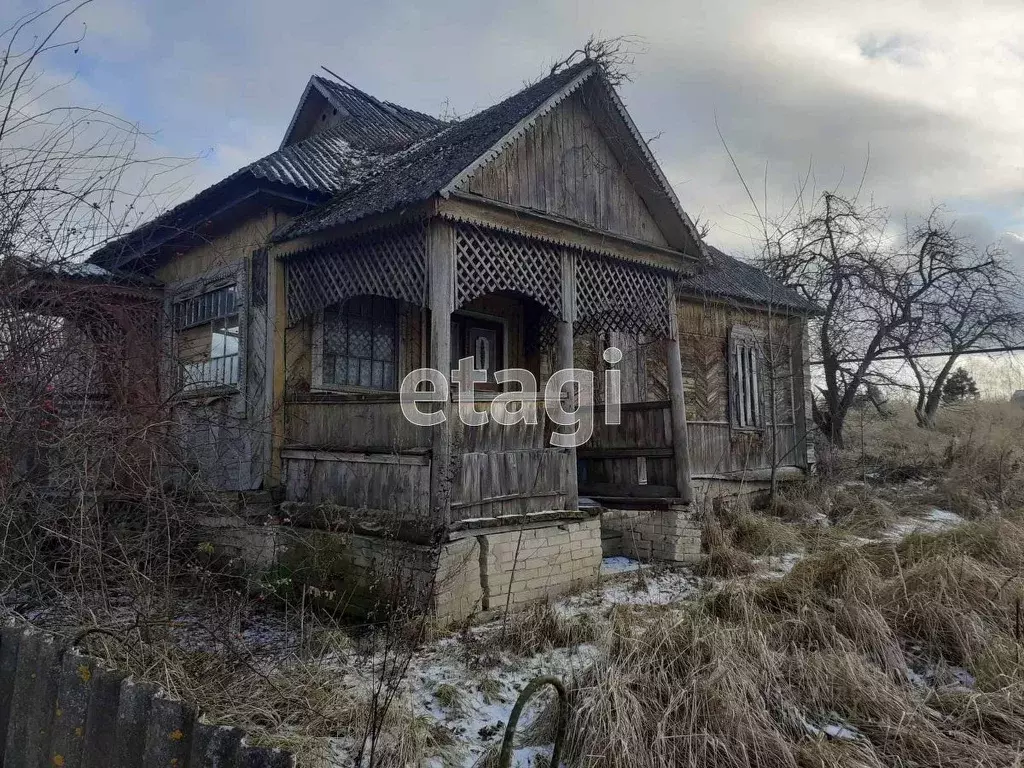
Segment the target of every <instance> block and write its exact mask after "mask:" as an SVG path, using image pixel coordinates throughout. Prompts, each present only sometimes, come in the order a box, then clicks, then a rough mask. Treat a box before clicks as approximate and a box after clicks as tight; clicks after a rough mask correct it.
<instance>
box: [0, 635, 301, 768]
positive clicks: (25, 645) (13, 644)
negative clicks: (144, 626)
mask: <svg viewBox="0 0 1024 768" xmlns="http://www.w3.org/2000/svg"><path fill="white" fill-rule="evenodd" d="M0 766H2V768H293V766H294V758H293V757H292V756H291V755H290V754H289V753H287V752H283V751H281V750H277V749H268V748H265V747H248V746H244V744H243V733H242V731H240V730H239V729H237V728H231V727H225V726H216V725H209V724H206V723H199V722H197V717H196V711H195V708H194V707H192V706H190V705H188V704H184V703H182V702H180V701H176V700H174V699H172V698H169V697H168V696H166V695H164V694H162V693H161V691H160V688H159V687H158V686H156V685H153V684H151V683H137V682H134V681H132V680H130V679H126V678H125V676H124V674H122V673H119V672H115V671H113V670H111V669H109V668H107V667H106V666H105V665H104V663H103V662H102V661H100V660H99V659H96V658H93V657H91V656H86V655H83V654H81V653H79V652H78V651H76V650H74V649H70V650H67V651H65V650H64V646H63V645H62V644H61V643H58V642H57V641H56V640H55V639H54V638H52V637H49V636H47V635H44V634H42V633H40V632H36V631H32V630H29V631H25V630H22V629H16V628H0Z"/></svg>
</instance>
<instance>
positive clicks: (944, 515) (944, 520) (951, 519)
mask: <svg viewBox="0 0 1024 768" xmlns="http://www.w3.org/2000/svg"><path fill="white" fill-rule="evenodd" d="M924 519H925V520H930V521H931V522H933V523H939V524H941V525H948V526H955V525H963V524H964V523H966V522H967V521H966V520H964V519H963V518H962V517H960V515H958V514H957V513H956V512H950V511H949V510H948V509H932V510H931V511H929V512H928V513H927V514H926V515H925V516H924Z"/></svg>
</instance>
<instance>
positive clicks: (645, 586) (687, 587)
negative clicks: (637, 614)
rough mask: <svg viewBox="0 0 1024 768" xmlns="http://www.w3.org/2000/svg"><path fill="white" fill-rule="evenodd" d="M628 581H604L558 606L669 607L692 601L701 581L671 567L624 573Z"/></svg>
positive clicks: (567, 607) (694, 575)
mask: <svg viewBox="0 0 1024 768" xmlns="http://www.w3.org/2000/svg"><path fill="white" fill-rule="evenodd" d="M626 573H633V574H634V576H631V577H629V578H619V579H614V580H612V581H608V582H605V583H604V584H602V585H601V586H600V587H598V588H597V589H593V590H588V591H587V592H584V593H582V594H579V595H574V596H573V597H569V598H566V599H565V600H563V601H561V602H560V603H559V605H560V606H561V607H564V608H566V609H571V608H572V607H573V606H586V605H591V606H596V605H600V606H602V607H605V608H610V607H611V606H613V605H670V604H672V603H678V602H681V601H684V600H691V599H693V597H694V596H695V595H696V594H697V592H698V591H699V590H700V586H701V580H700V578H699V577H698V576H697V575H696V574H694V573H693V571H691V570H689V569H687V568H673V569H671V570H666V571H662V572H661V573H653V572H652V573H645V572H644V570H643V569H634V570H633V571H626Z"/></svg>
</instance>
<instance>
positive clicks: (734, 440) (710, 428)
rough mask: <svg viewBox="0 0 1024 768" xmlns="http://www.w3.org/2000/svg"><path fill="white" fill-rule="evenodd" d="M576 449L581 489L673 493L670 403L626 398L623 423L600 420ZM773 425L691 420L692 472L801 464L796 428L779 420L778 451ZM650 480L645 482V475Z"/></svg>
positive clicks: (697, 474)
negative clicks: (755, 427)
mask: <svg viewBox="0 0 1024 768" xmlns="http://www.w3.org/2000/svg"><path fill="white" fill-rule="evenodd" d="M597 422H598V423H595V427H594V437H593V438H592V439H591V440H590V442H589V443H587V444H586V445H585V446H583V447H582V448H579V449H578V451H577V453H578V456H579V459H580V465H581V471H580V493H581V494H589V495H593V496H619V497H622V496H638V497H643V496H648V497H649V496H657V497H674V496H675V495H676V494H675V477H674V473H673V462H672V457H673V451H672V432H671V420H670V413H669V404H668V403H667V402H647V403H624V404H623V407H622V423H621V424H618V425H608V424H601V423H599V422H600V419H598V420H597ZM771 432H772V430H765V431H744V430H737V429H732V428H731V427H730V426H729V424H728V423H727V422H707V421H691V422H689V438H690V442H689V451H688V453H689V457H690V472H691V474H692V476H693V477H695V478H707V477H721V476H726V475H729V476H733V477H736V475H737V474H738V473H743V472H756V471H760V470H769V469H771V466H772V464H773V462H774V463H775V464H776V465H777V466H780V467H784V466H800V465H801V463H802V460H801V458H800V457H799V456H798V451H797V449H798V448H799V444H798V439H797V433H796V427H794V426H793V425H792V424H786V425H780V426H778V427H777V428H776V429H775V430H774V432H775V450H776V452H775V454H774V455H773V454H772V446H771V441H770V439H769V438H768V437H767V436H768V435H769V434H770V433H771ZM642 477H643V478H644V480H645V482H641V478H642Z"/></svg>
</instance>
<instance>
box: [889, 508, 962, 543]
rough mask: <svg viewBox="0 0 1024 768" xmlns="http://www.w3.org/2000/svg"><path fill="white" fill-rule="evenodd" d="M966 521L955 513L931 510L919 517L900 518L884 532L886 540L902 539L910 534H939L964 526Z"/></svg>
mask: <svg viewBox="0 0 1024 768" xmlns="http://www.w3.org/2000/svg"><path fill="white" fill-rule="evenodd" d="M966 522H967V521H966V520H965V519H964V518H962V517H960V515H958V514H956V513H955V512H950V511H948V510H945V509H931V510H929V511H928V512H926V513H925V514H923V515H922V516H921V517H901V518H900V519H899V520H897V521H896V523H895V525H893V526H892V527H891V528H889V530H888V531H886V532H885V534H884V538H886V539H890V540H892V539H902V538H905V537H906V536H909V535H910V534H911V533H941V532H942V531H948V530H949V529H950V528H956V527H957V526H960V525H964V524H965V523H966Z"/></svg>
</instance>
